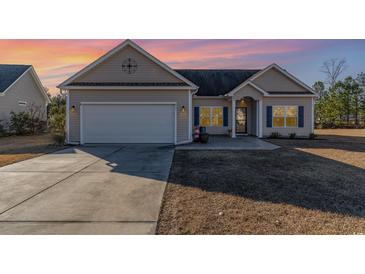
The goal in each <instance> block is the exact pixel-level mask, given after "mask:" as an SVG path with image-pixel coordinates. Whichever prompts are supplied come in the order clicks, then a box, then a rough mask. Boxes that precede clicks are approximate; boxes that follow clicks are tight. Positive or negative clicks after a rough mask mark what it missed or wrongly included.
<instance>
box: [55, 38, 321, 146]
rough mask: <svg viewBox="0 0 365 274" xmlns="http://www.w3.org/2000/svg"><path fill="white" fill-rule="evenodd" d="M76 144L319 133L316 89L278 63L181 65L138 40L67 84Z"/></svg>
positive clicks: (126, 43)
mask: <svg viewBox="0 0 365 274" xmlns="http://www.w3.org/2000/svg"><path fill="white" fill-rule="evenodd" d="M59 88H60V89H62V90H64V91H65V92H66V93H67V106H66V107H67V112H66V113H67V123H66V124H67V140H68V142H69V143H75V144H78V143H81V144H85V143H174V144H182V143H187V142H191V141H192V133H193V128H194V127H195V126H205V127H207V132H208V133H211V134H227V135H230V136H232V137H233V138H235V137H236V136H238V135H245V134H248V135H253V136H257V137H265V136H268V135H270V134H271V133H272V132H279V133H280V134H281V135H288V134H290V133H296V134H297V136H308V135H309V134H310V133H312V132H313V125H314V115H313V102H314V97H315V96H316V95H315V93H314V91H313V90H312V89H311V88H309V87H308V86H307V85H305V84H304V83H303V82H301V81H300V80H298V79H297V78H295V77H294V76H292V75H291V74H289V73H288V72H287V71H285V70H284V69H282V68H281V67H279V66H278V65H276V64H272V65H270V66H268V67H266V68H265V69H262V70H237V69H236V70H215V69H213V70H209V69H208V70H186V69H185V70H173V69H171V68H170V67H168V66H167V65H166V64H164V63H162V62H161V61H159V60H157V59H156V58H155V57H153V56H152V55H150V54H149V53H147V52H146V51H145V50H143V49H142V48H141V47H139V46H138V45H136V44H135V43H134V42H132V41H130V40H126V41H124V42H123V43H122V44H120V45H119V46H117V47H116V48H114V49H113V50H111V51H110V52H108V53H107V54H105V55H104V56H102V57H100V58H99V59H98V60H96V61H95V62H93V63H91V64H90V65H88V66H87V67H85V68H84V69H82V70H81V71H79V72H78V73H76V74H75V75H73V76H72V77H71V78H69V79H68V80H66V81H64V82H63V83H61V84H60V85H59Z"/></svg>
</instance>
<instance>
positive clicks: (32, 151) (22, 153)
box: [0, 134, 62, 167]
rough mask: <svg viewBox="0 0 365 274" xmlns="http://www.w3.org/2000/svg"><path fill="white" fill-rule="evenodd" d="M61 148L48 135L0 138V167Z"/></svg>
mask: <svg viewBox="0 0 365 274" xmlns="http://www.w3.org/2000/svg"><path fill="white" fill-rule="evenodd" d="M60 148H62V147H61V146H57V145H55V144H54V141H53V140H52V138H51V136H50V134H40V135H32V136H9V137H2V138H0V167H2V166H6V165H9V164H12V163H16V162H20V161H23V160H27V159H30V158H34V157H37V156H40V155H43V154H45V153H50V152H53V151H56V150H58V149H60Z"/></svg>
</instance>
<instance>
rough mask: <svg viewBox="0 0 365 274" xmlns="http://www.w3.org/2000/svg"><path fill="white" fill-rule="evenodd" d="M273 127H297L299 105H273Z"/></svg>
mask: <svg viewBox="0 0 365 274" xmlns="http://www.w3.org/2000/svg"><path fill="white" fill-rule="evenodd" d="M272 124H273V127H297V126H298V106H273V107H272Z"/></svg>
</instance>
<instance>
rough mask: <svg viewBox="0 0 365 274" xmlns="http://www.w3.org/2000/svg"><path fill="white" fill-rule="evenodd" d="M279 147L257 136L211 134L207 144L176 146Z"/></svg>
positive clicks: (214, 147) (206, 148)
mask: <svg viewBox="0 0 365 274" xmlns="http://www.w3.org/2000/svg"><path fill="white" fill-rule="evenodd" d="M277 148H279V146H276V145H274V144H271V143H269V142H265V141H264V140H262V139H259V138H256V137H251V136H238V137H236V138H230V137H229V136H221V135H211V136H209V142H208V143H206V144H202V143H190V144H185V145H179V146H176V147H175V149H176V150H274V149H277Z"/></svg>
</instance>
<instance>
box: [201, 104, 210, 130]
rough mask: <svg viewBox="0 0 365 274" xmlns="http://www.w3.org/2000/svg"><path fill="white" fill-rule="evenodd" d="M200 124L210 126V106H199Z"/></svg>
mask: <svg viewBox="0 0 365 274" xmlns="http://www.w3.org/2000/svg"><path fill="white" fill-rule="evenodd" d="M199 124H200V126H202V127H208V126H210V108H208V107H201V108H200V122H199Z"/></svg>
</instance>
